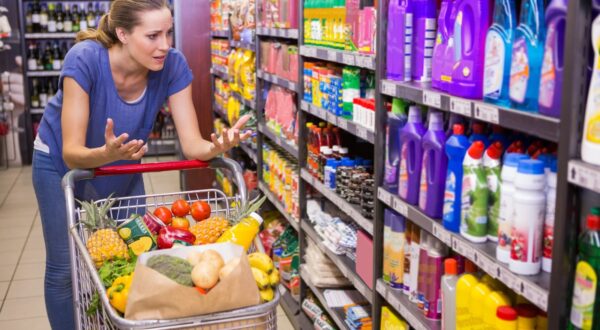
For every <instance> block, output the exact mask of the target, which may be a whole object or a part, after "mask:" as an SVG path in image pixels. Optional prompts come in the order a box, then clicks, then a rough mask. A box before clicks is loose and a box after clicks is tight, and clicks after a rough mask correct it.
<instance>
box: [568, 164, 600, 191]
mask: <svg viewBox="0 0 600 330" xmlns="http://www.w3.org/2000/svg"><path fill="white" fill-rule="evenodd" d="M569 181H570V182H573V183H575V184H577V185H579V186H582V187H585V188H587V189H591V190H594V189H599V188H600V182H599V181H600V180H598V178H597V175H596V173H595V172H594V171H592V170H590V169H587V168H585V167H583V166H579V165H578V164H576V163H569ZM598 191H600V189H599V190H598Z"/></svg>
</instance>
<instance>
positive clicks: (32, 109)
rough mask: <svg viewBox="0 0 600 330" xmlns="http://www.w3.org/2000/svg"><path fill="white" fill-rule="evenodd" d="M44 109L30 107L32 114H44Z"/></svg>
mask: <svg viewBox="0 0 600 330" xmlns="http://www.w3.org/2000/svg"><path fill="white" fill-rule="evenodd" d="M44 110H45V109H44V108H31V109H29V113H30V114H32V115H43V114H44Z"/></svg>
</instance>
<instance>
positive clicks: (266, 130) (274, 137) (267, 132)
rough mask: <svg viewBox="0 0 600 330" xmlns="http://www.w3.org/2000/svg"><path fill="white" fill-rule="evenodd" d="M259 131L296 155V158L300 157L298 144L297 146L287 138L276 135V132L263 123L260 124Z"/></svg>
mask: <svg viewBox="0 0 600 330" xmlns="http://www.w3.org/2000/svg"><path fill="white" fill-rule="evenodd" d="M258 131H259V132H260V133H262V134H263V135H266V136H267V137H268V138H269V139H270V140H271V141H272V142H273V143H275V144H277V145H278V146H280V147H282V148H283V149H284V150H285V151H287V152H288V153H290V154H291V155H292V156H294V158H296V159H298V146H295V145H293V144H292V143H290V142H288V141H286V140H285V139H283V138H281V137H279V136H277V135H275V133H273V131H271V129H270V128H268V127H267V126H266V125H265V124H263V123H259V124H258Z"/></svg>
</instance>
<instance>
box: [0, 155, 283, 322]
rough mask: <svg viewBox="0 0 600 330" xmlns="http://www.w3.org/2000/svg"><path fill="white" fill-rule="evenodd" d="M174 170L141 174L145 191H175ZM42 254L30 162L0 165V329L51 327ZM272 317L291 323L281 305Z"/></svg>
mask: <svg viewBox="0 0 600 330" xmlns="http://www.w3.org/2000/svg"><path fill="white" fill-rule="evenodd" d="M157 160H159V159H158V158H148V159H146V161H157ZM161 160H163V159H161ZM178 175H179V174H178V173H177V172H164V173H152V174H148V175H146V174H145V175H144V182H145V184H146V193H148V194H151V193H165V192H175V191H179V176H178ZM45 260H46V252H45V247H44V238H43V235H42V227H41V223H40V219H39V215H38V209H37V203H36V200H35V194H34V191H33V186H32V182H31V167H14V168H9V169H7V170H0V329H2V330H21V329H28V330H38V329H50V324H49V323H48V319H47V316H46V308H45V305H44V289H43V287H44V269H45ZM277 317H278V328H279V329H282V330H291V329H293V327H292V326H291V324H290V322H289V320H288V319H287V317H286V315H285V313H284V312H283V310H281V308H278V309H277Z"/></svg>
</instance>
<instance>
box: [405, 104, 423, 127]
mask: <svg viewBox="0 0 600 330" xmlns="http://www.w3.org/2000/svg"><path fill="white" fill-rule="evenodd" d="M422 120H423V119H422V118H421V108H420V107H418V106H416V105H411V106H410V108H409V109H408V121H409V122H411V123H420V122H421V121H422Z"/></svg>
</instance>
